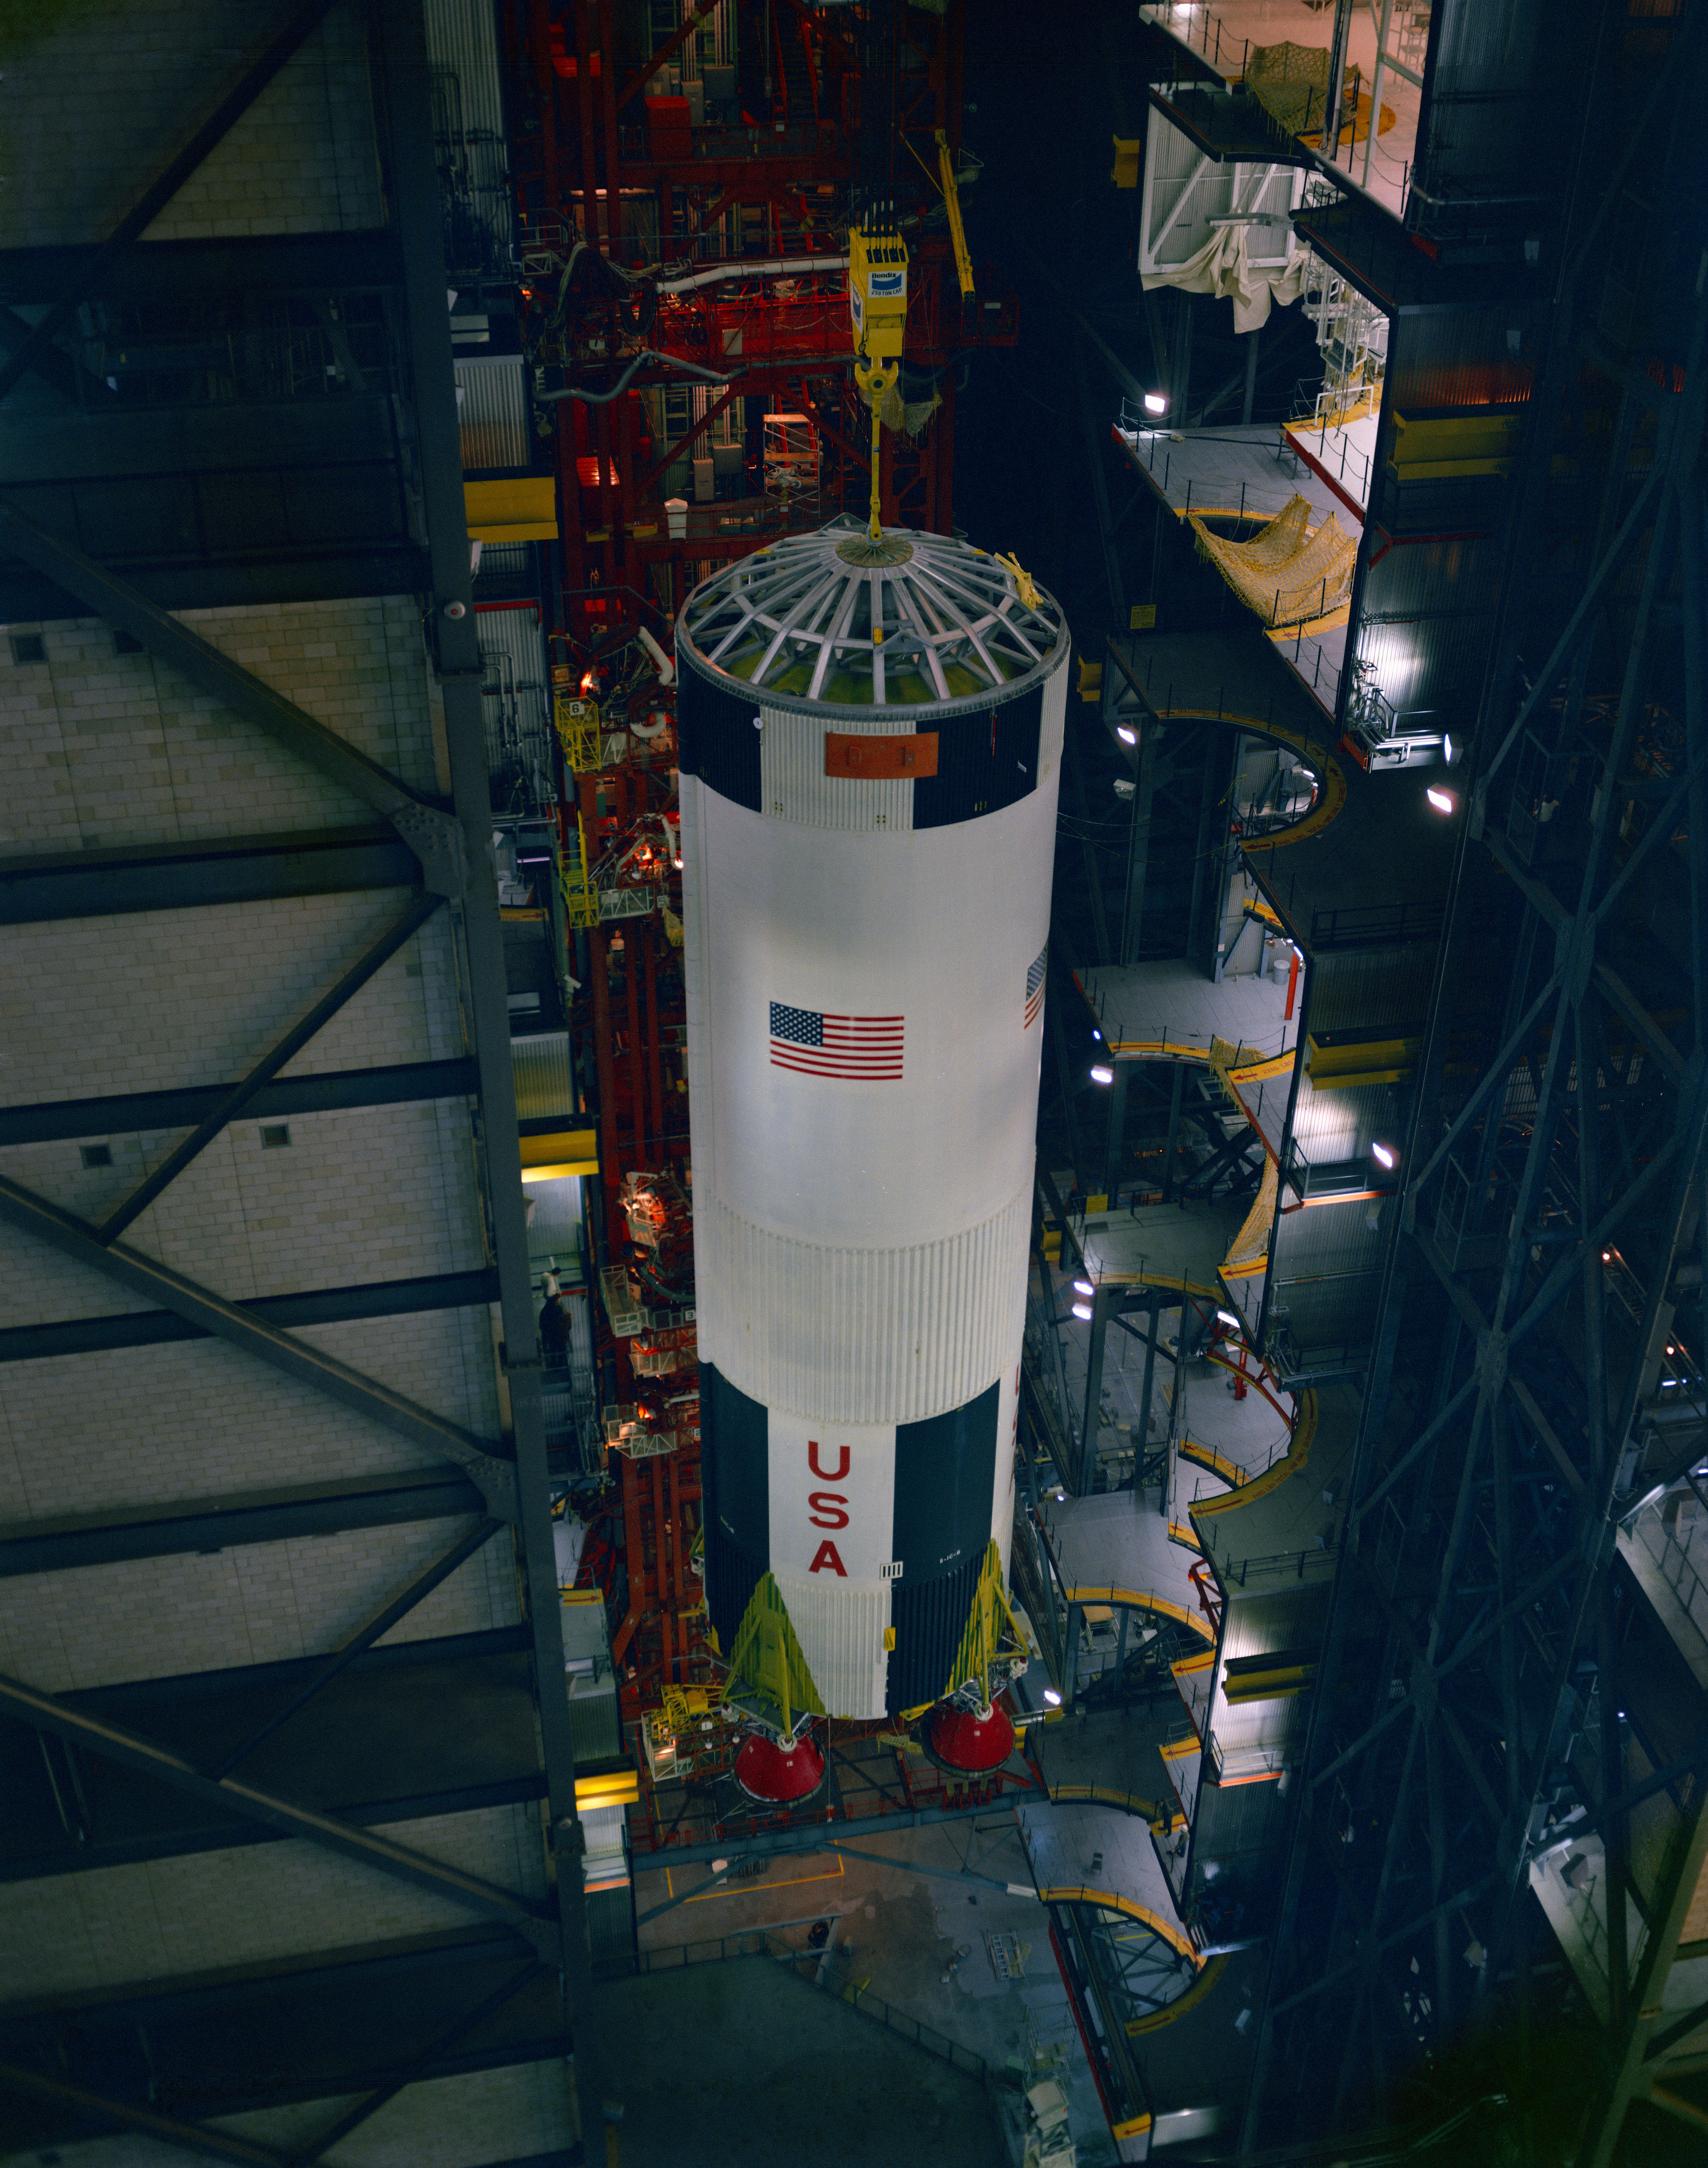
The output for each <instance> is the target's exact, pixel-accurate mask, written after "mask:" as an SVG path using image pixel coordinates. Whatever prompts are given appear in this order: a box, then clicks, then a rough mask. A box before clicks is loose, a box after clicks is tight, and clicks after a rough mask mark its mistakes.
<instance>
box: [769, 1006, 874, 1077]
mask: <svg viewBox="0 0 1708 2168" xmlns="http://www.w3.org/2000/svg"><path fill="white" fill-rule="evenodd" d="M902 1031H903V1020H902V1018H900V1017H898V1016H887V1017H854V1016H827V1015H824V1014H823V1013H822V1012H820V1011H819V1010H817V1009H796V1008H790V1007H789V1005H788V1004H787V1002H772V1004H771V1066H772V1067H773V1068H774V1069H792V1070H793V1071H795V1075H796V1076H839V1077H843V1078H844V1079H846V1080H848V1081H851V1082H854V1083H866V1084H883V1083H898V1082H899V1081H901V1076H902Z"/></svg>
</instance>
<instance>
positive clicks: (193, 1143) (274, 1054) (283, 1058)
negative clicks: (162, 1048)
mask: <svg viewBox="0 0 1708 2168" xmlns="http://www.w3.org/2000/svg"><path fill="white" fill-rule="evenodd" d="M441 901H443V898H441V897H439V896H436V895H428V896H412V898H411V899H410V901H408V903H407V904H406V905H405V906H404V907H403V909H402V911H400V912H399V913H398V914H397V916H396V917H395V918H394V919H393V920H392V922H391V924H390V925H389V926H388V927H386V929H385V931H384V932H383V933H380V936H379V937H378V938H377V939H375V940H373V941H370V943H368V945H367V947H366V948H365V949H364V950H363V951H362V953H361V954H360V955H359V957H357V959H356V960H355V961H354V963H353V964H351V965H350V966H349V969H348V970H345V971H343V973H341V974H340V975H339V976H338V979H337V980H335V981H334V982H333V985H331V986H328V987H327V990H326V991H325V992H324V993H322V995H321V996H319V997H318V999H317V1000H316V1001H314V1002H311V1003H310V1005H309V1007H308V1008H307V1009H306V1011H305V1012H304V1013H303V1014H302V1015H301V1016H300V1017H299V1018H297V1020H296V1022H295V1023H294V1024H292V1025H291V1027H290V1029H289V1030H288V1031H286V1032H285V1033H284V1034H283V1035H282V1036H281V1037H279V1039H275V1040H274V1043H273V1044H272V1045H271V1046H270V1047H269V1048H268V1049H267V1051H266V1053H265V1054H263V1055H262V1056H261V1059H260V1060H258V1062H257V1063H256V1064H255V1065H254V1067H253V1069H251V1070H250V1071H249V1073H248V1075H247V1076H244V1077H242V1078H240V1079H239V1081H237V1083H235V1084H233V1085H231V1087H230V1088H229V1089H228V1090H227V1091H226V1094H225V1096H224V1097H223V1098H221V1100H220V1101H219V1102H218V1103H217V1104H216V1105H215V1106H212V1107H210V1108H209V1109H208V1111H207V1113H205V1115H203V1117H202V1119H201V1120H200V1122H198V1123H197V1124H196V1125H195V1127H194V1129H192V1130H191V1131H190V1133H189V1135H188V1136H187V1137H184V1138H182V1139H180V1140H179V1141H178V1143H177V1144H176V1145H173V1148H172V1150H170V1151H169V1152H168V1154H167V1155H166V1157H165V1158H164V1159H163V1160H162V1161H160V1163H159V1165H158V1166H156V1167H155V1168H154V1169H153V1170H152V1172H150V1173H148V1174H146V1175H145V1176H144V1177H143V1178H142V1180H141V1182H138V1183H137V1185H136V1188H135V1189H133V1190H132V1191H131V1192H130V1195H129V1196H128V1197H127V1198H125V1200H124V1202H123V1203H122V1204H118V1205H115V1206H114V1209H113V1210H112V1211H110V1212H109V1214H107V1216H106V1218H105V1219H104V1220H103V1221H102V1222H101V1224H100V1225H99V1226H98V1228H97V1229H96V1230H95V1240H96V1241H98V1242H112V1241H116V1240H117V1239H118V1237H119V1236H120V1235H122V1234H123V1233H124V1231H125V1229H126V1228H127V1227H128V1226H129V1225H130V1224H131V1222H132V1221H133V1220H137V1219H140V1218H141V1215H142V1214H143V1213H145V1212H146V1210H147V1209H148V1208H149V1206H150V1205H151V1204H153V1202H154V1200H155V1198H157V1197H158V1196H159V1195H160V1193H161V1192H162V1190H164V1189H165V1188H167V1187H168V1184H170V1183H171V1182H175V1181H176V1180H177V1179H178V1176H179V1175H180V1174H182V1173H183V1172H184V1169H185V1167H187V1166H189V1163H190V1161H192V1160H193V1159H195V1158H196V1157H197V1156H199V1155H200V1153H201V1152H203V1151H205V1150H206V1149H207V1147H208V1145H210V1144H211V1143H212V1142H213V1140H214V1139H215V1137H216V1136H218V1134H220V1132H221V1129H224V1128H225V1127H226V1124H228V1123H230V1122H232V1121H235V1120H236V1119H237V1116H238V1115H239V1114H241V1113H242V1111H243V1109H244V1108H246V1107H247V1105H248V1104H249V1103H250V1102H251V1101H252V1100H253V1098H254V1097H255V1095H256V1093H257V1092H259V1091H260V1090H261V1088H262V1087H263V1085H266V1084H270V1083H271V1082H272V1081H273V1080H274V1077H275V1076H277V1075H278V1074H279V1071H280V1070H281V1069H283V1068H284V1066H285V1063H286V1062H288V1061H290V1060H294V1059H295V1056H296V1055H299V1054H301V1051H302V1049H303V1048H304V1047H305V1046H306V1045H307V1044H308V1043H309V1041H310V1040H311V1039H312V1038H313V1037H314V1036H315V1034H317V1032H318V1031H319V1030H320V1029H321V1028H322V1026H323V1025H325V1024H327V1023H330V1022H331V1021H332V1019H333V1017H335V1016H336V1015H337V1014H338V1011H339V1010H340V1009H341V1008H343V1006H344V1005H345V1003H346V1002H349V1000H350V999H351V998H352V996H354V995H356V994H358V993H359V992H360V991H361V990H362V988H363V987H364V986H366V985H367V983H368V981H369V980H370V979H371V978H372V977H373V975H374V974H375V972H376V971H378V970H380V969H382V968H383V966H384V965H386V964H388V963H390V962H391V959H392V958H393V957H394V956H395V955H396V954H397V951H398V950H399V949H401V948H402V946H403V944H404V943H405V942H406V941H408V940H411V939H412V938H413V937H414V936H415V935H416V934H417V933H419V932H420V931H421V929H422V927H423V926H425V925H426V923H427V922H428V919H429V918H431V917H433V915H434V911H437V910H438V909H439V904H440V903H441Z"/></svg>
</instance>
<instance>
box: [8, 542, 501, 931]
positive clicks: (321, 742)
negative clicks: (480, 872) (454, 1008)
mask: <svg viewBox="0 0 1708 2168" xmlns="http://www.w3.org/2000/svg"><path fill="white" fill-rule="evenodd" d="M0 548H5V549H8V550H11V551H13V552H14V553H15V554H16V555H18V556H19V557H21V558H22V559H23V561H24V563H25V564H27V565H30V566H34V567H35V570H36V571H39V572H41V573H44V574H45V576H46V577H48V578H49V579H51V580H52V581H53V582H55V584H56V586H59V587H63V588H64V589H65V591H66V592H67V594H71V595H75V596H76V597H77V599H78V600H79V601H80V602H83V603H88V606H89V608H91V609H93V610H94V611H96V612H97V613H98V614H99V615H100V616H102V617H104V618H105V619H106V620H107V622H108V624H112V625H116V626H117V627H118V628H119V630H120V631H121V632H128V633H129V634H130V636H131V638H132V639H133V640H140V641H141V643H142V645H143V646H145V647H146V649H147V650H148V651H149V652H150V653H151V654H152V655H155V656H158V657H159V659H160V660H161V661H162V662H164V663H166V664H167V665H168V667H170V668H172V669H173V670H176V671H177V672H178V674H179V676H180V677H183V678H188V679H189V683H191V684H192V685H194V686H197V687H199V688H200V690H201V691H202V692H204V693H209V694H210V695H211V696H212V698H213V699H216V700H218V701H220V702H221V704H223V705H224V706H226V707H227V708H229V709H231V712H232V713H233V714H234V715H238V716H241V717H242V720H244V721H245V722H247V723H250V724H253V725H254V727H255V728H256V729H258V730H260V731H265V733H266V734H267V736H269V737H270V738H272V739H273V740H274V742H275V743H276V744H278V745H280V746H282V747H284V748H285V751H286V752H290V753H293V754H295V756H296V757H297V758H298V759H300V760H302V761H305V762H306V763H307V764H308V766H309V767H311V768H315V769H317V770H318V772H319V773H321V774H322V775H324V776H326V777H327V778H328V779H329V780H330V781H332V782H333V783H335V784H338V785H339V787H340V788H341V789H345V790H348V791H349V792H350V793H351V794H353V795H354V796H355V797H357V798H359V799H360V800H362V802H363V803H364V805H371V806H372V807H373V809H374V810H375V812H376V813H379V814H380V815H381V816H383V817H384V818H385V819H386V820H387V821H390V822H391V826H393V827H394V828H395V829H396V832H397V833H398V834H399V835H400V836H402V838H403V840H404V842H406V843H407V844H408V846H409V848H410V849H411V850H412V852H413V853H415V855H416V857H417V858H418V859H419V860H420V862H421V877H422V880H423V884H424V885H426V886H427V887H428V888H429V889H431V890H434V892H435V893H436V894H438V895H449V896H460V895H461V894H462V892H463V886H464V881H465V865H466V856H465V853H464V849H463V837H462V831H461V829H460V826H458V824H457V822H456V821H455V820H454V819H453V817H452V816H451V815H450V813H448V812H447V811H446V810H444V808H443V807H442V806H439V805H433V804H431V803H430V802H429V801H428V800H426V799H425V798H423V797H421V796H420V795H418V794H417V793H416V792H415V791H413V790H412V789H410V788H409V786H408V785H407V784H405V783H403V782H401V781H400V780H399V778H397V777H396V776H395V775H393V774H392V773H391V770H390V769H389V768H382V767H381V766H380V763H379V762H378V761H376V760H370V758H369V757H368V756H367V754H366V753H364V752H361V751H360V750H359V748H358V747H355V746H353V745H352V744H351V743H350V742H349V740H348V739H347V738H342V737H340V736H338V732H337V731H333V730H328V729H327V725H325V724H324V723H322V722H318V721H317V720H316V719H315V718H314V716H312V715H310V714H309V713H308V711H307V710H306V709H304V708H299V707H298V706H297V704H296V703H295V700H291V699H286V697H285V694H284V693H280V692H279V691H278V690H277V689H276V688H274V687H273V686H271V685H269V684H268V683H266V682H265V681H264V679H263V678H258V677H257V676H256V675H255V673H254V672H253V671H252V670H246V669H245V668H244V667H243V666H242V663H240V662H232V660H231V657H230V656H228V655H224V654H222V653H221V651H220V650H219V649H218V648H217V647H215V646H214V645H213V643H212V641H211V640H204V639H203V638H202V636H201V635H200V633H197V632H193V631H192V630H190V628H189V626H188V625H187V624H183V623H182V622H181V621H180V620H179V619H177V618H175V617H173V616H172V615H170V614H169V613H168V612H167V611H165V610H163V609H162V608H160V607H159V605H158V604H157V603H152V602H151V601H150V600H149V599H148V598H147V596H146V595H145V594H144V593H143V592H142V591H141V588H140V587H133V586H132V585H131V583H130V582H129V581H128V580H123V579H120V577H119V576H118V575H117V574H116V573H115V572H111V571H108V569H107V567H106V566H104V565H98V564H97V563H96V562H95V561H94V559H93V557H86V556H85V555H83V553H82V550H79V549H77V548H76V547H75V546H74V545H72V544H71V543H69V542H67V541H65V540H63V539H61V537H60V536H59V535H57V534H50V533H49V532H48V530H47V529H46V528H45V527H42V526H40V525H38V524H37V523H36V522H35V520H33V519H31V518H29V517H28V516H27V515H26V514H25V513H22V512H20V511H19V509H18V507H17V506H16V505H15V504H8V503H4V502H0Z"/></svg>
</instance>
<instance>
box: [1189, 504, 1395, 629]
mask: <svg viewBox="0 0 1708 2168" xmlns="http://www.w3.org/2000/svg"><path fill="white" fill-rule="evenodd" d="M1186 516H1187V518H1188V520H1189V523H1190V524H1191V528H1192V531H1193V533H1194V534H1195V535H1196V536H1197V537H1198V554H1199V555H1200V557H1202V558H1204V559H1205V561H1206V562H1207V563H1209V564H1212V565H1214V566H1215V567H1216V571H1218V572H1220V573H1221V577H1222V578H1223V579H1224V580H1226V582H1227V584H1228V585H1229V587H1232V589H1233V591H1234V592H1235V593H1236V594H1237V596H1238V597H1239V598H1240V600H1241V601H1242V603H1244V604H1245V605H1246V607H1247V608H1248V609H1253V610H1255V611H1256V612H1257V614H1258V616H1259V617H1260V618H1261V619H1263V621H1264V624H1267V625H1281V624H1308V623H1309V622H1310V621H1311V620H1312V619H1313V618H1319V617H1327V616H1328V614H1329V612H1330V611H1331V610H1335V609H1338V608H1339V607H1340V605H1341V604H1342V603H1344V602H1347V601H1349V599H1350V598H1351V594H1352V573H1353V567H1354V565H1355V564H1356V562H1357V561H1358V544H1357V543H1356V542H1355V541H1354V539H1352V537H1351V536H1350V535H1349V534H1342V532H1341V531H1340V528H1339V526H1338V523H1336V520H1335V518H1334V514H1333V513H1332V512H1331V513H1329V515H1328V518H1327V519H1325V520H1324V521H1323V523H1322V525H1321V526H1320V527H1318V528H1317V529H1314V531H1313V529H1312V526H1311V507H1310V506H1309V505H1308V504H1307V503H1306V501H1305V499H1304V498H1303V497H1293V498H1291V499H1290V501H1289V502H1288V503H1287V504H1286V505H1285V506H1284V507H1282V509H1281V510H1280V512H1278V513H1276V514H1275V517H1274V518H1273V519H1272V520H1270V522H1269V525H1268V526H1267V527H1260V528H1259V529H1258V531H1257V533H1256V534H1254V535H1253V537H1252V539H1251V540H1250V541H1249V542H1230V541H1229V540H1228V539H1227V538H1226V536H1225V535H1221V534H1211V533H1210V529H1209V526H1208V525H1207V524H1206V523H1205V518H1204V516H1203V514H1202V513H1196V512H1190V513H1188V514H1187V515H1186ZM1210 516H1211V517H1212V518H1214V517H1215V516H1216V515H1215V514H1213V513H1212V514H1211V515H1210Z"/></svg>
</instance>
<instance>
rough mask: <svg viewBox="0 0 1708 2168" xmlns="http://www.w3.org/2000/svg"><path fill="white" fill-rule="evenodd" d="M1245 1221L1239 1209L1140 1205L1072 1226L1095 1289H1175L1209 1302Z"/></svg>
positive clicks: (1192, 1203) (1184, 1204) (1196, 1204)
mask: <svg viewBox="0 0 1708 2168" xmlns="http://www.w3.org/2000/svg"><path fill="white" fill-rule="evenodd" d="M1245 1216H1246V1207H1245V1206H1244V1205H1243V1204H1204V1203H1202V1202H1201V1201H1200V1200H1198V1199H1193V1200H1191V1201H1190V1202H1182V1203H1179V1204H1140V1205H1135V1206H1134V1207H1132V1208H1131V1209H1130V1210H1127V1211H1122V1212H1103V1213H1097V1214H1093V1215H1092V1216H1091V1217H1090V1218H1088V1219H1086V1220H1082V1221H1079V1222H1077V1224H1076V1227H1075V1232H1076V1234H1077V1235H1078V1237H1079V1243H1080V1253H1081V1255H1082V1256H1083V1258H1084V1260H1085V1267H1086V1270H1087V1272H1088V1273H1089V1275H1090V1277H1091V1278H1092V1279H1093V1280H1094V1281H1095V1282H1096V1283H1098V1285H1099V1287H1104V1286H1109V1285H1117V1286H1124V1287H1157V1288H1177V1289H1184V1290H1185V1291H1186V1292H1187V1293H1189V1294H1198V1295H1200V1296H1203V1297H1206V1298H1208V1299H1211V1300H1213V1299H1215V1296H1216V1290H1217V1288H1218V1287H1219V1285H1220V1282H1219V1281H1218V1279H1217V1278H1216V1274H1217V1273H1218V1271H1219V1269H1220V1267H1221V1261H1222V1259H1223V1258H1224V1257H1226V1255H1227V1252H1228V1246H1229V1245H1230V1244H1231V1243H1232V1241H1233V1238H1234V1236H1235V1235H1237V1233H1238V1232H1239V1230H1240V1225H1241V1223H1242V1221H1243V1220H1244V1218H1245Z"/></svg>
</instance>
